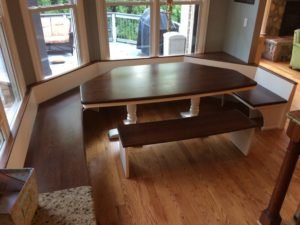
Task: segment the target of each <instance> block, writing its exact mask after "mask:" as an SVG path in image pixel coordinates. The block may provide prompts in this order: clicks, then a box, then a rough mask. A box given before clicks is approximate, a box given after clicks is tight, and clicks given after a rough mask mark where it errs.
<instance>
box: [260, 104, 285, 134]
mask: <svg viewBox="0 0 300 225" xmlns="http://www.w3.org/2000/svg"><path fill="white" fill-rule="evenodd" d="M257 109H258V110H259V111H260V112H261V113H262V115H263V119H264V125H263V127H262V129H263V130H267V129H274V128H279V129H283V127H284V125H285V122H286V118H287V117H286V116H285V115H286V113H287V108H286V104H284V105H279V104H278V105H273V106H266V107H259V108H257Z"/></svg>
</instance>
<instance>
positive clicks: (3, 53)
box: [0, 0, 25, 156]
mask: <svg viewBox="0 0 300 225" xmlns="http://www.w3.org/2000/svg"><path fill="white" fill-rule="evenodd" d="M4 12H7V9H6V5H5V1H2V0H0V156H1V155H2V153H3V152H2V149H3V147H4V146H5V144H6V141H7V139H8V137H9V135H10V127H12V125H13V124H14V120H15V117H16V114H17V112H18V110H19V108H20V105H21V100H22V97H23V95H24V92H25V85H24V81H23V80H22V79H21V78H20V75H22V73H20V74H17V73H16V71H20V68H18V67H17V66H16V65H19V64H18V63H19V61H18V56H17V54H16V46H15V45H14V43H13V38H12V35H13V33H12V30H11V26H10V21H9V19H8V18H7V17H6V16H5V15H6V14H4ZM13 53H14V54H13Z"/></svg>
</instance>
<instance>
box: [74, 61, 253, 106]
mask: <svg viewBox="0 0 300 225" xmlns="http://www.w3.org/2000/svg"><path fill="white" fill-rule="evenodd" d="M255 85H256V82H255V81H254V80H252V79H250V78H248V77H246V76H245V75H243V74H241V73H239V72H237V71H234V70H231V69H224V68H217V67H211V66H204V65H199V64H193V63H166V64H152V65H137V66H126V67H118V68H116V69H113V70H111V71H109V72H107V73H105V74H102V75H100V76H98V77H96V78H94V79H92V80H90V81H88V82H86V83H84V84H82V85H81V86H80V93H81V103H82V104H83V105H89V104H91V105H93V104H99V107H100V106H101V105H102V104H103V105H106V106H107V105H109V104H112V105H118V104H119V105H125V104H126V103H130V102H135V103H136V102H141V103H142V102H147V101H149V100H160V99H162V100H168V99H170V100H172V99H180V98H181V99H183V98H182V97H186V98H189V97H191V96H199V97H201V96H209V95H215V94H221V93H229V92H233V91H240V90H249V89H251V88H253V87H254V86H255Z"/></svg>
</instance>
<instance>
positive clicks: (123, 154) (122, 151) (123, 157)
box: [120, 141, 129, 178]
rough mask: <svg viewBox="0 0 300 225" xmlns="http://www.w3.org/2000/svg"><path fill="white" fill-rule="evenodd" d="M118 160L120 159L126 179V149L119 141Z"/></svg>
mask: <svg viewBox="0 0 300 225" xmlns="http://www.w3.org/2000/svg"><path fill="white" fill-rule="evenodd" d="M120 158H121V162H122V167H123V171H124V175H125V177H126V178H129V157H128V148H124V147H123V145H122V143H121V141H120Z"/></svg>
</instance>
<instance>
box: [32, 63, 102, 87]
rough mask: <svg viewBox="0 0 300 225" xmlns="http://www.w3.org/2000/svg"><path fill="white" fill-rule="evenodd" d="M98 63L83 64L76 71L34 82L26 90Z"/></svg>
mask: <svg viewBox="0 0 300 225" xmlns="http://www.w3.org/2000/svg"><path fill="white" fill-rule="evenodd" d="M99 62H100V61H93V62H89V63H87V64H84V65H82V66H80V67H77V68H76V69H73V70H70V71H68V72H66V73H63V74H60V75H57V76H53V77H51V78H49V79H47V80H41V81H37V82H35V83H33V84H30V85H28V86H27V88H28V89H31V88H33V87H35V86H38V85H40V84H44V83H47V82H50V81H53V80H56V79H58V78H61V77H63V76H68V75H71V73H74V72H76V71H77V70H80V69H83V68H85V67H88V66H90V65H92V64H94V63H99Z"/></svg>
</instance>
